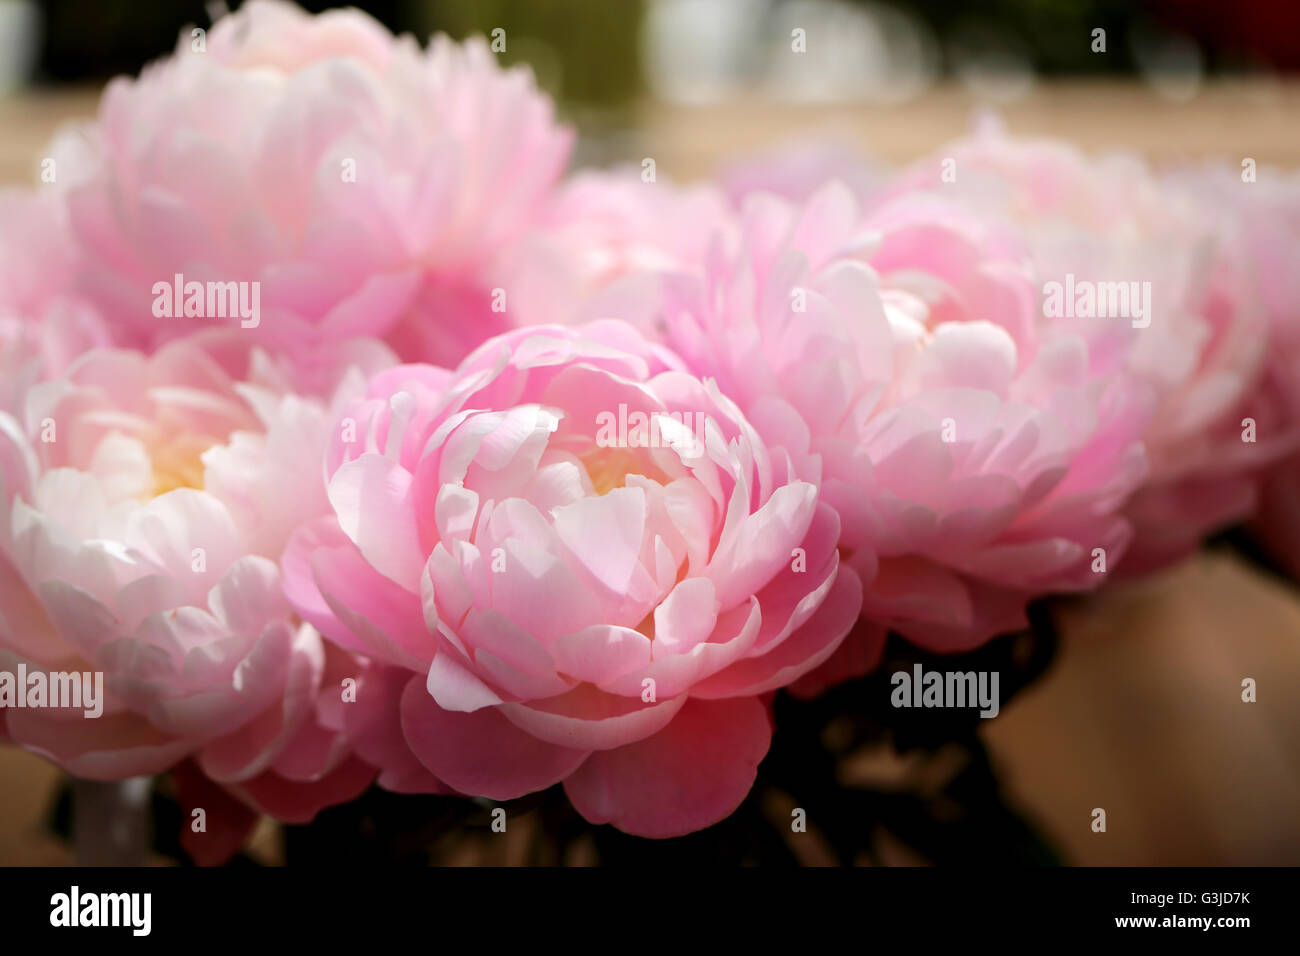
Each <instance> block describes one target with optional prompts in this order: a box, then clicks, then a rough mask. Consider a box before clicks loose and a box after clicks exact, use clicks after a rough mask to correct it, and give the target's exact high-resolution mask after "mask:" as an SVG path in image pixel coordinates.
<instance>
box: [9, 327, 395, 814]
mask: <svg viewBox="0 0 1300 956" xmlns="http://www.w3.org/2000/svg"><path fill="white" fill-rule="evenodd" d="M243 371H244V372H248V373H249V374H250V377H251V378H252V379H253V380H262V379H265V378H266V377H267V374H268V373H269V367H267V366H265V363H264V362H262V360H260V359H258V358H257V357H255V356H254V357H253V358H252V361H251V369H244V370H243ZM231 372H232V370H231V369H230V368H227V367H223V365H222V364H221V363H220V362H218V361H217V360H216V359H214V358H213V357H212V356H210V355H209V354H207V353H205V352H203V351H202V350H200V349H199V348H197V347H196V346H194V345H193V344H191V343H187V342H180V343H174V344H172V345H169V346H167V347H165V348H163V349H162V350H160V351H159V352H157V353H156V354H155V355H154V356H152V357H148V358H146V357H144V356H142V355H140V354H138V353H134V352H127V351H115V350H95V351H91V352H89V353H87V354H86V355H84V356H82V357H81V358H80V359H78V360H77V361H76V362H74V363H73V365H72V366H71V367H70V368H69V369H68V371H67V374H66V375H65V376H64V377H62V378H60V379H56V380H52V381H46V382H41V383H38V384H36V385H34V386H32V387H31V388H30V389H29V390H28V391H27V393H26V395H25V396H24V401H23V403H22V408H21V410H20V413H19V414H18V415H16V416H15V415H10V414H6V413H0V591H2V594H0V606H3V608H4V614H3V618H0V663H2V664H3V666H2V667H0V669H3V670H6V671H8V672H9V673H11V674H12V673H17V672H18V668H19V667H23V668H26V669H27V670H28V671H29V672H37V671H39V672H42V673H46V674H52V673H56V672H83V673H94V672H99V673H102V681H103V698H102V699H101V700H100V706H101V707H102V714H101V715H100V716H98V717H87V716H86V713H85V709H84V708H77V707H71V708H69V707H54V706H45V707H41V708H26V709H24V708H18V709H14V708H10V709H8V710H7V712H6V731H7V733H8V735H9V737H10V738H12V740H13V741H14V742H16V743H18V744H20V745H21V746H23V747H25V748H27V749H29V750H32V751H34V752H36V753H39V754H42V755H43V756H45V757H47V758H49V759H51V760H53V761H54V762H56V763H58V764H59V765H60V766H62V767H63V768H64V769H66V770H67V771H68V772H70V773H73V774H76V775H78V776H83V777H89V778H93V779H103V780H114V779H122V778H126V777H130V776H136V775H142V774H152V773H158V772H162V771H165V770H168V769H170V768H172V767H173V766H175V765H177V764H178V763H179V762H180V761H183V760H186V759H192V760H193V761H194V764H195V766H196V767H197V768H199V770H200V771H201V773H202V774H203V775H205V776H206V777H207V778H208V780H209V781H210V785H217V786H220V787H221V788H223V789H224V790H225V791H227V793H228V794H229V795H230V796H231V797H234V798H235V799H239V800H242V801H243V802H245V803H246V804H247V805H249V806H251V807H253V808H257V809H260V810H263V811H265V812H271V813H275V814H277V815H279V816H280V817H281V818H282V819H287V820H291V821H295V822H304V821H306V820H307V819H310V818H311V816H313V815H314V814H315V812H316V811H317V810H318V809H319V808H320V807H322V806H324V805H327V804H328V803H331V802H337V801H340V800H345V799H350V798H351V797H353V796H355V795H356V794H357V793H359V792H360V791H361V790H362V789H364V788H365V787H366V786H367V785H368V784H369V782H370V779H371V778H372V777H373V770H372V769H371V768H369V767H368V766H367V765H365V764H364V763H363V762H362V761H360V760H358V759H357V758H355V757H354V756H352V754H351V752H350V750H349V748H348V746H347V745H346V743H345V741H344V739H343V737H342V735H341V733H340V731H341V714H340V712H339V711H338V706H337V705H338V702H339V697H340V690H339V686H340V685H339V681H340V680H341V677H337V676H336V675H338V674H340V673H341V674H343V675H348V674H349V672H351V674H353V675H355V674H356V673H357V665H356V664H355V662H354V661H352V660H351V659H350V656H349V655H347V654H346V653H344V652H343V651H341V650H339V649H337V648H333V647H330V646H329V645H326V644H325V643H324V642H322V640H321V638H320V636H319V634H318V633H317V632H316V631H315V630H314V629H313V628H312V627H311V626H310V625H308V624H305V623H303V622H302V621H301V620H300V619H299V618H298V617H297V616H296V615H295V614H294V613H293V611H292V609H291V608H290V606H289V605H288V603H287V602H286V600H285V598H284V595H283V593H282V587H281V574H280V571H279V567H278V564H277V561H278V559H279V557H280V553H281V551H282V549H283V546H284V544H285V541H286V539H287V537H288V535H289V533H290V532H291V531H292V530H293V529H294V528H295V527H296V526H297V525H298V524H300V523H301V522H302V521H305V520H307V519H308V518H310V517H312V516H314V515H315V514H317V513H319V512H320V510H321V509H323V508H325V507H326V506H327V501H326V497H325V488H324V484H323V482H322V481H320V480H319V478H317V477H316V476H318V475H319V470H318V469H319V456H320V449H321V447H323V444H324V441H325V433H326V431H327V429H328V428H329V425H330V417H329V413H328V409H327V408H326V407H325V406H324V405H323V404H322V403H320V402H314V401H308V400H304V399H300V398H297V397H294V396H292V395H288V394H284V393H282V392H278V391H275V390H274V389H271V388H267V387H265V386H264V385H254V384H252V383H251V382H244V383H241V382H239V381H237V380H236V378H235V377H234V376H233V375H232V374H231ZM47 703H49V704H53V703H55V702H54V701H52V700H51V701H48V702H47ZM215 823H216V821H214V825H215Z"/></svg>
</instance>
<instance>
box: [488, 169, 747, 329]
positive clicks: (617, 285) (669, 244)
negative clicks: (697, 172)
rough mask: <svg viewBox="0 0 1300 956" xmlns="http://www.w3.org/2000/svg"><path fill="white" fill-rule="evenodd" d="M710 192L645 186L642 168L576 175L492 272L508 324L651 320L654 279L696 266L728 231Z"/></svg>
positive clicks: (721, 204) (720, 203)
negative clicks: (505, 303)
mask: <svg viewBox="0 0 1300 956" xmlns="http://www.w3.org/2000/svg"><path fill="white" fill-rule="evenodd" d="M732 218H733V217H732V215H731V212H730V210H729V209H728V208H727V200H726V197H725V196H724V195H723V194H722V193H721V192H720V191H719V190H718V189H716V188H714V187H712V186H710V185H694V186H678V185H675V184H673V183H672V182H669V181H667V180H666V179H662V178H657V179H656V180H654V181H652V182H646V181H644V180H643V179H642V178H641V170H640V168H639V167H637V168H632V167H629V168H623V169H616V170H611V171H600V172H592V171H588V172H582V173H578V174H577V175H575V176H573V177H572V178H571V179H570V180H568V182H566V183H564V185H563V186H561V187H560V188H559V189H557V190H556V192H555V193H554V195H553V196H552V197H551V199H550V201H549V202H548V203H547V204H546V206H545V207H544V209H543V210H542V211H541V213H540V214H539V215H538V217H537V220H536V223H535V225H534V228H533V229H532V230H531V231H530V232H529V233H527V234H526V236H525V237H524V238H523V239H521V240H520V241H519V242H517V243H515V244H514V245H512V246H511V247H510V248H509V249H508V250H507V251H506V252H505V253H503V254H502V256H501V257H500V258H499V260H498V261H497V263H496V265H495V268H494V270H493V272H492V275H493V278H494V281H495V284H496V285H497V287H499V288H501V289H503V290H505V291H506V292H507V294H508V296H509V299H508V304H509V313H510V317H511V320H512V322H513V323H514V324H515V325H516V326H527V325H548V324H563V325H582V324H585V323H587V322H590V321H595V320H597V319H601V318H607V317H610V316H617V317H618V318H620V319H622V320H623V321H625V322H630V323H632V324H633V325H635V326H637V327H638V328H643V327H645V326H647V325H648V324H649V323H650V322H651V321H652V320H653V318H654V310H655V306H656V303H657V296H656V289H657V283H658V280H657V278H656V277H657V276H658V275H659V274H661V273H664V272H671V271H674V270H678V269H683V268H689V267H692V266H694V265H696V264H697V263H700V262H703V261H704V257H705V254H706V253H707V252H708V249H709V247H710V245H712V244H713V243H714V242H716V241H717V238H718V235H719V234H720V233H721V234H725V233H727V231H728V230H729V229H730V228H731V221H732Z"/></svg>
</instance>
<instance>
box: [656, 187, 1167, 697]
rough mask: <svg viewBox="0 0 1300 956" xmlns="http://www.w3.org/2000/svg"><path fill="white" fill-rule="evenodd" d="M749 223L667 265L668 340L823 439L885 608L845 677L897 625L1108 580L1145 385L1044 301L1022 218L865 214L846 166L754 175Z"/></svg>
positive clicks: (1123, 537) (1020, 613)
mask: <svg viewBox="0 0 1300 956" xmlns="http://www.w3.org/2000/svg"><path fill="white" fill-rule="evenodd" d="M742 235H743V241H742V243H741V244H740V246H739V248H738V250H737V251H736V252H735V253H734V254H729V253H727V252H725V251H724V250H722V249H719V250H718V251H717V252H716V253H715V255H713V256H712V257H711V258H710V260H709V261H708V263H707V264H706V266H705V268H704V269H703V270H701V271H700V272H697V273H696V274H694V275H691V274H684V275H681V276H677V277H673V278H670V279H668V280H666V282H665V289H666V290H667V291H666V292H665V295H664V304H663V317H664V320H665V326H666V343H667V344H668V345H669V346H670V347H672V348H673V349H675V350H676V351H677V352H678V353H679V354H680V355H682V356H683V358H684V360H685V362H686V364H687V367H688V368H690V369H691V370H692V371H693V372H694V373H696V374H698V375H701V376H705V377H713V378H716V380H717V382H718V385H719V387H720V389H721V390H722V391H723V393H725V394H727V395H729V396H731V397H732V398H734V399H735V400H736V402H737V403H738V404H739V405H740V407H741V408H742V410H744V412H745V413H746V415H747V416H748V417H749V418H750V420H751V421H753V422H754V423H755V427H756V428H757V429H758V430H759V431H760V433H762V434H764V435H765V436H766V435H769V434H782V433H787V432H796V431H797V432H799V433H801V435H802V436H803V437H802V441H800V442H794V441H788V442H787V445H788V446H789V447H794V448H800V449H802V448H805V447H806V448H807V451H808V453H809V454H811V455H814V456H817V457H819V458H820V461H821V467H822V469H823V485H822V488H823V498H824V500H825V501H826V502H827V503H829V504H830V505H832V506H833V507H834V508H835V509H836V510H837V511H838V513H839V515H840V519H841V522H842V525H843V535H842V538H841V541H840V547H841V549H842V550H843V551H844V553H845V554H846V556H847V557H848V560H849V561H850V563H851V564H852V565H853V566H854V567H855V568H856V569H857V570H858V571H859V574H860V575H861V577H862V580H863V584H864V587H865V593H864V596H863V615H864V617H865V618H866V619H867V620H868V621H869V622H872V623H874V624H875V625H877V628H876V629H875V630H874V631H873V630H872V629H870V628H864V629H862V631H861V634H860V636H859V640H858V641H857V642H856V643H857V646H850V645H849V644H848V643H846V645H845V648H844V651H843V653H844V655H845V657H846V660H845V661H844V662H841V663H842V664H843V666H841V667H839V668H838V674H839V676H840V677H843V676H845V675H849V674H852V673H861V672H862V669H863V668H864V667H869V666H873V665H874V662H875V660H876V659H877V658H878V654H879V649H880V642H881V639H882V635H881V633H880V629H883V628H887V629H892V630H897V631H899V632H900V633H902V634H903V635H905V636H907V637H909V638H910V639H912V640H914V641H917V642H918V643H921V644H924V645H926V646H928V647H931V648H934V649H938V650H950V651H956V650H963V649H969V648H972V647H974V646H977V645H978V644H980V643H982V642H983V641H985V640H987V639H988V638H989V637H991V636H993V635H994V634H997V633H1000V632H1004V631H1008V630H1012V629H1016V628H1019V627H1022V626H1024V625H1025V623H1026V619H1025V615H1024V607H1025V604H1026V602H1028V601H1030V600H1033V599H1034V598H1036V597H1039V596H1041V595H1044V594H1047V593H1050V592H1056V591H1078V590H1087V589H1089V588H1092V587H1095V586H1096V585H1097V584H1098V583H1099V582H1100V581H1101V580H1102V579H1103V577H1104V571H1105V570H1107V569H1108V566H1109V565H1108V564H1107V562H1113V561H1115V560H1116V559H1117V558H1118V556H1119V555H1120V554H1121V553H1122V552H1123V549H1124V547H1125V545H1126V544H1127V542H1128V539H1129V535H1130V531H1129V527H1128V525H1127V522H1126V521H1125V520H1124V519H1123V517H1122V516H1121V514H1120V513H1119V508H1120V506H1121V505H1122V503H1123V501H1124V500H1125V498H1126V497H1127V496H1128V494H1129V493H1130V492H1131V491H1132V490H1133V489H1134V488H1135V487H1136V486H1137V484H1138V483H1139V482H1140V480H1141V478H1142V476H1143V474H1144V471H1145V466H1144V459H1143V455H1142V447H1141V442H1140V439H1141V431H1142V426H1143V425H1144V423H1145V421H1146V413H1145V402H1144V394H1143V391H1142V389H1141V388H1138V387H1136V386H1135V385H1134V384H1133V383H1132V382H1130V381H1129V380H1128V379H1127V378H1126V377H1125V376H1123V375H1121V374H1119V373H1118V371H1117V363H1116V362H1115V360H1114V358H1113V356H1112V355H1110V354H1109V353H1108V352H1107V351H1106V350H1105V349H1104V348H1102V347H1100V346H1099V345H1098V346H1094V344H1093V343H1090V342H1089V341H1088V339H1086V338H1085V337H1084V336H1082V335H1081V334H1078V333H1075V332H1074V331H1073V330H1071V329H1069V328H1067V327H1063V326H1055V325H1053V324H1051V323H1047V322H1045V321H1044V319H1043V317H1042V314H1041V312H1040V310H1039V308H1038V295H1037V280H1036V278H1035V275H1034V273H1033V271H1032V269H1031V268H1030V266H1029V263H1028V260H1027V257H1026V256H1025V254H1024V252H1023V250H1022V249H1021V248H1020V247H1019V244H1018V240H1017V238H1016V236H1015V234H1014V233H1013V232H1012V231H1010V230H1008V229H1006V228H1005V226H1004V225H1003V224H1002V223H1001V222H1000V221H998V220H990V219H986V218H984V217H981V216H977V215H975V214H973V213H972V212H970V211H968V210H964V209H963V208H962V207H960V206H957V205H954V204H950V203H946V202H943V201H941V200H939V199H937V198H935V197H932V196H927V195H925V194H919V195H915V196H912V195H905V196H902V197H900V198H899V199H898V200H897V201H895V202H892V203H888V204H885V205H883V206H881V208H879V209H877V210H876V211H875V212H874V213H873V215H872V216H871V217H869V218H864V215H863V213H862V210H861V209H860V207H859V204H858V202H857V201H856V199H855V197H854V196H853V194H852V193H851V192H850V191H849V190H848V189H847V188H846V187H844V186H843V185H841V184H831V185H829V186H825V187H823V188H822V189H820V190H819V191H818V192H817V193H815V194H814V195H813V197H812V198H811V199H810V200H809V201H808V202H807V203H806V204H803V205H801V206H797V205H793V204H791V203H788V202H786V201H784V200H781V199H779V198H778V197H776V196H773V195H765V194H761V193H759V194H755V195H753V196H751V197H750V198H749V199H748V200H747V201H746V204H745V207H744V211H743V229H742ZM774 396H779V397H780V398H781V399H783V400H784V402H785V403H787V404H788V406H789V407H792V408H793V409H794V410H795V411H796V412H797V415H795V416H791V415H789V414H787V413H786V411H785V410H784V409H783V408H782V407H781V406H780V405H779V404H778V403H776V402H774ZM1098 549H1100V551H1099V550H1098ZM1099 555H1100V556H1101V557H1100V560H1099ZM854 660H856V661H857V662H858V663H856V664H853V663H852V662H853V661H854Z"/></svg>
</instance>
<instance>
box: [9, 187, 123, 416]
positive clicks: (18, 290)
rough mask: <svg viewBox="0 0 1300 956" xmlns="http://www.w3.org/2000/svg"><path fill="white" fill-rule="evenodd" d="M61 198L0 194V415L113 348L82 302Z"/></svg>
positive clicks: (12, 191)
mask: <svg viewBox="0 0 1300 956" xmlns="http://www.w3.org/2000/svg"><path fill="white" fill-rule="evenodd" d="M65 214H66V211H65V209H64V207H63V204H62V202H61V200H60V199H59V196H58V194H57V192H54V191H50V192H45V193H36V192H29V191H24V190H17V189H6V190H0V411H6V412H10V413H11V414H12V413H13V412H14V411H15V410H16V408H17V404H18V402H19V401H20V400H21V396H22V395H23V394H24V393H25V391H26V389H27V388H29V387H30V386H31V385H32V384H34V383H35V382H37V381H38V380H40V379H41V378H42V377H51V376H55V375H60V374H62V373H63V371H64V370H65V369H66V368H67V367H68V365H69V364H70V363H71V362H72V361H73V359H75V358H76V357H77V356H79V355H81V353H83V352H85V351H87V350H89V349H91V348H94V347H96V346H101V345H107V344H109V342H110V338H111V337H110V335H109V331H108V328H107V326H106V325H105V324H104V322H103V320H102V319H101V318H100V316H99V315H98V313H97V312H96V311H95V310H94V309H93V308H92V307H91V306H90V305H89V303H87V302H86V301H85V300H84V299H83V298H82V297H81V296H79V295H77V294H76V292H75V290H74V289H73V286H74V277H75V272H76V268H77V259H76V257H75V251H74V248H73V244H72V242H71V239H70V238H69V236H68V232H67V223H66V221H65V218H64V217H65Z"/></svg>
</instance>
